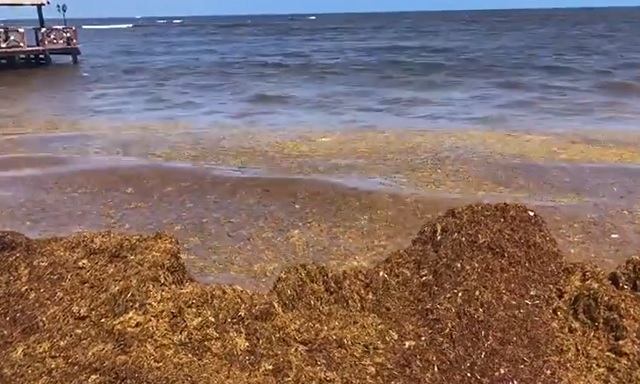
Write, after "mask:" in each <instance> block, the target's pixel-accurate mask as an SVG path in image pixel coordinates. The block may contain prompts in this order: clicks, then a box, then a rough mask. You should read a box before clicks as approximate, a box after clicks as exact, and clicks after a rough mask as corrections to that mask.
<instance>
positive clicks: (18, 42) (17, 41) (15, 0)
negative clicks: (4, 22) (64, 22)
mask: <svg viewBox="0 0 640 384" xmlns="http://www.w3.org/2000/svg"><path fill="white" fill-rule="evenodd" d="M48 4H49V0H0V6H14V7H15V6H32V7H35V8H36V10H37V12H38V21H39V23H38V24H39V25H38V26H37V27H11V26H0V65H1V66H10V67H22V66H39V65H49V64H51V63H52V56H59V55H62V56H70V57H71V62H72V63H73V64H78V56H80V47H79V45H78V31H77V29H76V28H75V27H71V26H47V25H46V24H45V20H44V13H43V7H45V6H46V5H48Z"/></svg>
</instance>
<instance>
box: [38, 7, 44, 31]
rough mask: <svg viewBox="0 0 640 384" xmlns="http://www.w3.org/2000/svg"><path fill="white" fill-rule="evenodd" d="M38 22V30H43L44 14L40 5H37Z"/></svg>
mask: <svg viewBox="0 0 640 384" xmlns="http://www.w3.org/2000/svg"><path fill="white" fill-rule="evenodd" d="M37 8H38V22H39V23H40V28H44V12H43V11H42V5H38V6H37Z"/></svg>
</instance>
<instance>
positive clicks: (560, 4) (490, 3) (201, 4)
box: [0, 0, 640, 18]
mask: <svg viewBox="0 0 640 384" xmlns="http://www.w3.org/2000/svg"><path fill="white" fill-rule="evenodd" d="M51 3H52V5H51V6H49V7H47V8H46V13H45V15H46V16H48V17H55V15H57V12H56V8H55V4H57V3H66V4H67V6H68V9H69V10H68V12H67V16H68V17H119V16H187V15H230V14H231V15H234V14H265V13H279V14H291V13H333V12H372V11H373V12H380V11H413V10H460V9H464V10H470V9H500V8H564V7H602V6H640V0H610V1H606V0H555V1H553V0H457V1H455V0H233V1H228V0H180V1H175V0H110V1H99V0H52V1H51ZM35 14H36V12H35V9H32V8H22V7H20V8H19V9H10V8H8V7H4V8H3V9H0V18H24V17H26V18H32V17H35Z"/></svg>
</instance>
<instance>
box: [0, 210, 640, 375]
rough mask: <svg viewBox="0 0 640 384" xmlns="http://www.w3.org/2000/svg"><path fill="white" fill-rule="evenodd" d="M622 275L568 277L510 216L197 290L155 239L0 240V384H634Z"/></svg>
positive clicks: (468, 215)
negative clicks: (371, 261) (265, 280)
mask: <svg viewBox="0 0 640 384" xmlns="http://www.w3.org/2000/svg"><path fill="white" fill-rule="evenodd" d="M638 263H639V262H638V259H630V260H629V261H628V262H627V263H625V264H624V265H622V266H620V268H619V269H618V270H616V271H614V272H613V273H611V274H606V273H605V272H604V271H601V270H599V269H597V268H596V267H594V266H592V265H589V264H570V263H568V262H566V261H565V260H564V258H563V256H562V254H561V252H560V250H559V249H558V246H557V244H556V241H555V239H554V237H553V235H552V234H551V233H550V232H549V230H548V229H547V226H546V223H545V221H544V219H543V218H542V217H540V216H539V215H538V214H537V213H536V212H534V211H533V210H531V209H529V208H527V207H526V206H523V205H519V204H495V205H490V204H475V205H468V206H464V207H460V208H456V209H452V210H449V211H447V212H445V213H444V214H443V215H441V216H440V217H437V218H436V219H434V220H433V221H432V222H430V223H427V224H426V225H425V226H424V227H423V228H422V229H420V230H419V231H418V233H417V235H416V237H415V238H414V240H413V242H412V243H411V244H410V245H408V247H407V248H406V249H404V250H402V251H399V252H395V253H393V254H391V255H389V256H388V257H387V258H386V259H385V260H384V261H382V262H381V263H380V264H378V265H376V266H374V267H373V268H369V269H364V268H361V269H352V270H347V271H344V270H343V271H336V270H332V269H330V268H328V267H326V266H322V265H312V264H305V265H298V266H294V267H290V268H288V269H286V270H284V271H283V272H282V273H281V275H280V276H279V278H278V279H277V280H276V282H275V284H274V286H273V287H272V289H271V290H270V291H269V292H268V293H266V294H263V293H255V292H249V291H246V290H243V289H240V288H237V287H232V286H219V285H212V286H206V285H203V284H200V283H197V282H196V281H195V280H193V279H192V278H191V277H190V276H189V273H188V271H187V269H186V268H185V265H184V263H183V261H182V258H181V254H180V246H179V244H178V242H177V240H176V239H174V238H173V237H170V236H168V235H165V234H161V233H156V234H153V235H124V234H117V233H112V232H99V233H80V234H74V235H72V236H69V237H60V238H47V239H29V238H27V237H25V236H23V235H21V234H19V233H14V232H3V233H0V282H1V283H0V302H1V303H2V306H1V307H0V356H1V358H0V368H1V369H0V381H1V382H7V383H282V382H295V383H516V382H517V383H633V382H640V355H639V354H640V352H639V351H640V342H639V340H638V335H639V329H638V327H639V325H640V303H639V302H638V297H637V291H638V281H639V275H640V273H639V271H640V268H639V264H638Z"/></svg>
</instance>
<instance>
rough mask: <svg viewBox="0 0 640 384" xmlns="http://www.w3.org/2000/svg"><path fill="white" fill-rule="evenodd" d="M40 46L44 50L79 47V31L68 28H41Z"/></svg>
mask: <svg viewBox="0 0 640 384" xmlns="http://www.w3.org/2000/svg"><path fill="white" fill-rule="evenodd" d="M38 45H39V46H41V47H42V48H65V47H77V46H78V30H77V29H76V28H75V27H68V26H64V27H47V28H41V29H40V33H39V39H38Z"/></svg>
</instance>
